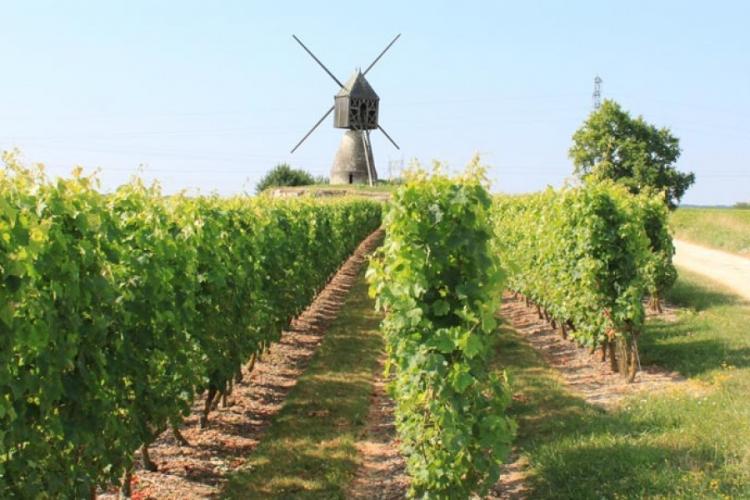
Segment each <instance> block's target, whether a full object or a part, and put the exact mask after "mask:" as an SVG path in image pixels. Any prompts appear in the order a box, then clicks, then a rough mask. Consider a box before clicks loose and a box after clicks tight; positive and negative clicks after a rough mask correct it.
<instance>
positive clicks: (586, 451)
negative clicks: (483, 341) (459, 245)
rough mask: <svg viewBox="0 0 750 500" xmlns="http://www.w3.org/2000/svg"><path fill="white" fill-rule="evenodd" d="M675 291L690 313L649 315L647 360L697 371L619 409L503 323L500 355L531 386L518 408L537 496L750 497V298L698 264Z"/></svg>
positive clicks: (521, 390)
mask: <svg viewBox="0 0 750 500" xmlns="http://www.w3.org/2000/svg"><path fill="white" fill-rule="evenodd" d="M669 300H670V301H671V302H672V303H675V304H677V305H679V306H681V307H684V308H686V311H685V312H684V313H681V314H680V315H679V318H678V320H677V321H676V322H663V321H655V322H652V323H651V324H649V325H648V328H647V332H646V333H645V335H644V336H643V337H642V341H641V346H640V348H641V351H642V353H643V355H642V358H643V360H644V362H647V363H658V364H659V365H661V366H663V367H665V368H668V369H673V370H678V371H680V372H681V373H683V374H684V375H685V376H688V377H690V380H689V381H688V382H687V383H685V384H683V385H682V386H681V387H680V388H679V389H674V390H672V391H671V392H669V393H667V394H661V395H649V394H644V395H641V396H638V397H635V398H632V399H630V400H628V401H626V402H625V403H624V404H623V406H622V407H621V408H620V409H618V410H615V411H612V412H609V413H608V412H605V411H603V410H601V409H598V408H596V407H593V406H591V405H588V404H587V403H586V402H585V401H583V400H581V399H580V398H578V397H576V396H574V395H572V394H571V393H569V392H568V391H567V390H566V389H565V387H564V386H563V385H561V382H560V379H559V378H558V376H557V374H556V373H555V372H554V370H552V369H550V368H549V367H547V366H546V364H545V363H544V361H543V360H542V359H541V358H540V356H539V355H538V354H537V353H536V352H535V351H534V350H533V349H532V348H531V347H530V346H529V345H528V344H527V343H526V342H525V341H524V340H523V339H522V338H520V337H519V336H518V335H517V334H516V333H515V332H513V331H512V330H509V329H506V330H505V331H504V332H503V335H502V336H501V338H502V341H501V344H500V345H499V346H498V353H499V354H498V363H499V365H500V366H503V367H505V368H506V369H507V370H508V371H509V373H510V374H511V377H512V380H513V384H514V393H516V394H517V395H520V397H517V398H516V400H514V402H513V405H512V407H511V412H512V413H513V415H515V417H516V418H517V419H518V422H519V436H518V440H517V445H518V447H519V450H520V452H521V453H522V454H523V455H525V456H526V457H527V458H528V460H529V463H530V477H529V485H530V488H531V494H530V498H571V499H572V498H641V497H657V498H659V497H663V498H726V497H730V498H731V497H733V498H750V329H749V328H748V325H749V324H750V306H749V305H748V304H745V303H742V302H741V301H740V300H739V299H737V298H735V297H734V296H733V295H731V294H729V293H728V292H727V291H726V290H725V289H723V288H721V287H719V286H717V285H714V284H712V283H709V282H706V281H705V280H703V279H702V278H699V277H697V276H695V275H690V274H687V273H681V276H680V279H679V280H678V282H677V284H676V286H675V289H674V290H673V292H672V293H671V295H670V296H669Z"/></svg>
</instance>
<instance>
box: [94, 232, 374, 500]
mask: <svg viewBox="0 0 750 500" xmlns="http://www.w3.org/2000/svg"><path fill="white" fill-rule="evenodd" d="M383 234H384V233H383V231H382V230H377V231H375V232H374V233H372V234H371V235H370V236H368V237H367V238H366V239H365V240H364V241H363V242H362V244H360V246H359V247H358V248H357V250H356V251H355V252H354V254H353V255H352V256H351V257H350V258H349V259H348V260H347V261H346V262H345V263H344V265H343V266H342V267H341V268H340V269H339V271H338V272H337V273H336V275H335V276H334V277H333V279H332V280H331V281H330V282H329V283H328V285H326V287H325V288H324V289H323V290H322V291H321V292H320V293H319V294H318V296H317V297H316V298H315V300H314V301H313V303H312V304H311V305H310V306H309V307H308V308H307V309H306V310H305V311H304V312H303V313H302V314H301V315H300V316H299V317H298V318H296V319H295V320H294V321H293V322H292V324H291V327H290V328H289V330H288V331H286V332H284V333H283V334H282V336H281V340H280V341H279V342H277V343H275V344H274V345H273V346H272V347H271V349H270V351H269V352H268V353H267V354H266V355H264V356H263V359H262V360H260V361H259V362H257V363H256V364H255V369H254V370H253V371H252V373H248V372H247V370H246V369H244V370H243V375H244V381H243V382H242V383H240V384H237V385H236V386H235V388H234V391H233V393H232V395H231V396H230V397H229V401H228V403H229V405H228V407H227V408H223V407H219V408H218V409H217V410H216V411H213V412H211V414H210V416H209V424H208V427H207V428H206V429H200V428H199V426H198V419H199V415H200V414H201V411H202V404H203V402H202V400H201V399H200V398H199V399H198V401H196V403H195V404H194V405H193V409H192V413H191V415H190V416H189V417H188V418H186V419H185V422H184V425H183V427H182V429H181V431H182V434H183V435H184V436H185V438H187V440H188V441H189V442H190V446H180V445H179V443H177V441H176V440H175V438H174V436H173V435H172V433H171V432H165V433H164V434H162V435H161V436H160V437H159V439H158V440H157V442H156V443H154V445H153V446H152V447H151V448H150V452H151V458H152V459H153V460H154V462H156V464H157V466H158V467H159V470H158V472H148V471H145V470H143V469H140V468H139V469H138V470H136V472H135V479H134V481H133V482H134V486H135V487H134V490H135V491H134V494H133V498H139V499H150V498H153V499H181V500H186V499H194V498H214V497H216V496H218V494H219V493H220V491H221V487H222V485H223V484H224V482H225V481H226V480H227V478H228V476H229V475H230V474H231V473H232V472H233V471H234V470H236V469H238V468H239V467H240V466H242V465H243V464H244V462H245V460H246V458H247V456H248V455H249V454H250V453H251V452H252V451H253V449H255V447H256V446H257V445H258V443H259V441H260V439H262V437H263V433H264V431H265V429H266V428H267V427H268V425H269V424H270V422H271V419H272V418H273V417H274V416H275V415H276V413H278V412H279V410H280V409H281V407H282V405H283V404H284V400H285V399H286V396H287V394H288V393H289V391H291V389H292V388H293V387H294V386H295V385H296V383H297V379H298V378H299V376H300V375H301V374H302V372H303V371H304V370H305V368H306V366H307V365H308V363H309V361H310V359H311V358H312V356H313V355H314V354H315V351H316V349H317V347H318V345H319V344H320V343H321V341H322V340H323V337H324V335H325V331H326V329H327V327H328V326H329V325H330V323H331V322H332V321H333V320H334V319H335V318H336V316H337V314H338V312H339V311H340V309H341V307H342V306H343V304H344V301H345V300H346V296H347V294H348V292H349V290H350V288H351V287H352V285H353V284H354V283H355V281H356V279H357V276H358V274H359V271H360V269H361V267H362V265H363V264H364V263H365V262H366V260H367V256H368V255H369V254H370V253H371V252H372V251H373V250H375V248H377V247H378V246H379V245H380V244H381V242H382V239H383ZM101 497H105V496H104V495H102V496H101ZM101 497H100V498H101Z"/></svg>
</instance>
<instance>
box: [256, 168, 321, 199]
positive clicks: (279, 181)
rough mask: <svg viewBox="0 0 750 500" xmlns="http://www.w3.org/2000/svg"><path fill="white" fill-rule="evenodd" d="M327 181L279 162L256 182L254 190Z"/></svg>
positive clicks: (258, 191) (259, 190)
mask: <svg viewBox="0 0 750 500" xmlns="http://www.w3.org/2000/svg"><path fill="white" fill-rule="evenodd" d="M321 182H325V183H327V182H328V180H327V179H326V178H325V177H313V176H312V175H311V174H310V173H308V172H306V171H304V170H301V169H296V168H292V167H290V166H289V165H287V164H286V163H280V164H278V165H276V166H275V167H273V169H271V171H270V172H268V173H267V174H266V175H265V176H264V177H263V178H262V179H261V180H260V182H258V184H257V185H256V186H255V191H256V192H257V193H261V192H263V191H265V190H266V189H268V188H270V187H277V186H310V185H312V184H319V183H321Z"/></svg>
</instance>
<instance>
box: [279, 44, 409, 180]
mask: <svg viewBox="0 0 750 500" xmlns="http://www.w3.org/2000/svg"><path fill="white" fill-rule="evenodd" d="M400 36H401V35H400V34H399V35H396V37H395V38H394V39H393V40H391V43H389V44H388V45H387V46H386V48H385V49H383V51H382V52H381V53H380V54H379V55H378V57H376V58H375V60H374V61H373V62H372V63H371V64H370V65H369V66H368V67H367V69H365V70H364V71H360V70H357V71H355V72H354V74H353V75H352V76H351V78H349V80H348V81H347V82H346V83H341V81H340V80H339V79H338V78H336V77H335V76H334V75H333V73H331V72H330V71H329V70H328V68H326V67H325V65H323V63H322V62H320V59H318V58H317V57H315V54H313V53H312V52H311V51H310V49H308V48H307V47H306V46H305V44H303V43H302V41H301V40H300V39H299V38H297V36H295V35H292V37H294V39H295V40H296V41H297V43H299V44H300V45H301V46H302V48H303V49H305V51H306V52H307V53H308V54H310V57H312V58H313V59H315V62H317V63H318V64H319V65H320V67H321V68H323V70H324V71H325V72H326V73H328V76H330V77H331V78H333V81H335V82H336V83H337V84H338V86H339V88H340V90H339V92H338V94H336V95H335V96H334V104H333V106H331V108H330V109H329V110H328V111H327V112H326V113H325V114H324V115H323V117H322V118H321V119H320V120H318V122H317V123H316V124H315V125H313V127H312V128H311V129H310V131H309V132H308V133H307V134H305V136H304V137H303V138H302V140H300V141H299V142H298V143H297V145H296V146H294V148H293V149H292V153H294V152H295V151H296V150H297V148H299V147H300V145H301V144H302V143H303V142H305V139H307V138H308V137H309V136H310V134H312V133H313V131H314V130H315V129H316V128H318V126H319V125H320V124H321V123H323V120H325V119H326V118H327V117H328V115H330V114H331V113H333V112H334V111H335V113H334V115H333V126H334V127H336V128H343V129H347V131H346V132H345V133H344V137H343V138H342V139H341V145H340V146H339V150H338V152H336V157H335V158H334V160H333V166H332V167H331V184H365V183H367V184H369V185H371V186H372V185H373V183H374V182H375V181H377V179H378V173H377V171H376V169H375V161H374V158H373V155H372V145H371V143H370V130H374V129H378V130H380V131H381V132H383V134H384V135H385V136H386V137H387V138H388V140H389V141H391V144H393V145H394V146H395V147H396V149H399V147H398V145H397V144H396V143H395V142H394V140H393V139H391V136H389V135H388V133H387V132H386V131H385V130H383V127H381V126H380V124H379V123H378V108H379V105H380V98H379V97H378V95H377V94H376V93H375V91H374V90H373V89H372V87H371V86H370V83H369V82H368V81H367V79H366V78H365V75H366V74H367V73H368V72H369V71H370V70H371V69H372V67H373V66H375V63H377V62H378V61H379V60H380V58H381V57H383V54H385V53H386V51H387V50H388V49H390V48H391V46H392V45H393V44H394V43H396V40H398V39H399V37H400Z"/></svg>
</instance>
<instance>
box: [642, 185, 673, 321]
mask: <svg viewBox="0 0 750 500" xmlns="http://www.w3.org/2000/svg"><path fill="white" fill-rule="evenodd" d="M632 203H633V204H634V207H633V208H634V214H635V215H637V216H638V217H639V218H640V222H641V224H643V229H644V230H645V231H646V236H647V237H648V241H649V248H650V250H651V252H650V254H649V255H648V259H647V260H646V264H645V265H644V267H643V268H642V269H641V272H642V273H643V276H644V279H645V282H646V290H647V292H648V293H649V295H650V296H651V298H652V303H653V304H654V305H656V306H657V307H659V303H660V301H661V299H662V298H663V297H664V294H665V293H666V292H667V291H668V290H669V289H670V288H671V287H672V285H673V284H674V282H675V281H676V280H677V269H675V267H674V264H673V263H672V258H673V257H674V252H675V250H674V243H673V242H672V235H671V234H670V232H669V213H668V211H667V208H666V206H665V204H664V202H663V201H662V199H661V196H660V195H652V194H650V193H649V192H648V191H644V192H643V193H642V194H640V195H638V196H637V197H635V198H634V199H633V200H632Z"/></svg>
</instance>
